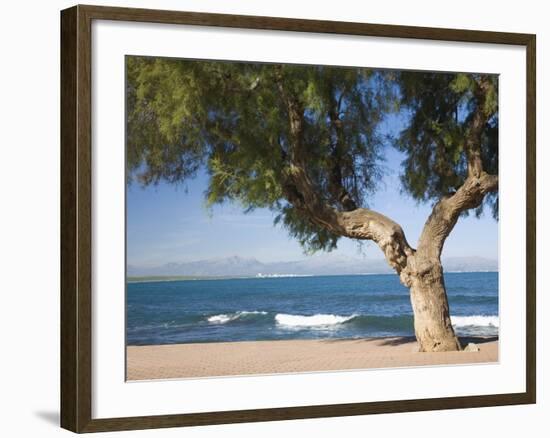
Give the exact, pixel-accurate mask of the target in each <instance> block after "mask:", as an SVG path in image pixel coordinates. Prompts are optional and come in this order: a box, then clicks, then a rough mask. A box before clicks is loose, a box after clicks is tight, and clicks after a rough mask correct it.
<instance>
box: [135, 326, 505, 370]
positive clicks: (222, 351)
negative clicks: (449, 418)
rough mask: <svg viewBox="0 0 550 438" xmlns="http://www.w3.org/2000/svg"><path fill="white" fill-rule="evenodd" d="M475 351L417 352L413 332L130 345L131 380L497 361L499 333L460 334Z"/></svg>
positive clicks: (463, 341)
mask: <svg viewBox="0 0 550 438" xmlns="http://www.w3.org/2000/svg"><path fill="white" fill-rule="evenodd" d="M460 340H461V342H462V344H463V345H464V346H466V345H467V344H468V343H470V342H473V343H476V344H477V346H478V347H479V351H477V352H464V351H460V352H442V353H418V351H417V344H416V340H415V339H414V338H413V337H380V338H359V339H305V340H304V339H300V340H275V341H239V342H217V343H193V344H165V345H144V346H127V347H126V353H127V355H126V364H127V380H129V381H139V380H155V379H177V378H201V377H223V376H243V375H258V374H260V375H261V374H278V373H300V372H320V371H345V370H365V369H379V368H401V367H417V366H436V365H458V364H482V363H491V362H497V361H498V357H499V354H498V349H499V346H498V337H481V336H480V337H461V338H460Z"/></svg>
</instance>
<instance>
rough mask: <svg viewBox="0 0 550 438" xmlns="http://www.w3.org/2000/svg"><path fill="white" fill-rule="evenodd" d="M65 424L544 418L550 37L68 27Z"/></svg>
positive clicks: (104, 19) (167, 15)
mask: <svg viewBox="0 0 550 438" xmlns="http://www.w3.org/2000/svg"><path fill="white" fill-rule="evenodd" d="M61 55H62V56H61V119H62V126H61V150H62V153H61V161H62V162H61V168H62V172H61V173H62V175H61V180H62V184H61V201H62V202H61V208H62V212H61V217H62V224H61V257H62V260H61V264H62V272H61V423H62V427H64V428H66V429H69V430H72V431H75V432H94V431H108V430H123V429H144V428H158V427H173V426H189V425H205V424H220V423H234V422H250V421H270V420H282V419H296V418H315V417H326V416H345V415H362V414H370V413H388V412H405V411H419V410H430V409H453V408H466V407H481V406H496V405H510V404H525V403H534V402H535V400H536V397H535V382H536V370H535V362H536V360H535V359H536V356H535V344H536V338H535V336H536V333H535V327H536V322H535V216H536V214H535V36H534V35H528V34H514V33H500V32H482V31H472V30H455V29H435V28H420V27H408V26H396V25H379V24H376V25H374V24H364V23H347V22H330V21H313V20H298V19H287V18H284V19H283V18H273V17H253V16H234V15H221V14H205V13H194V12H173V11H155V10H143V9H125V8H110V7H96V6H75V7H73V8H70V9H67V10H64V11H62V13H61Z"/></svg>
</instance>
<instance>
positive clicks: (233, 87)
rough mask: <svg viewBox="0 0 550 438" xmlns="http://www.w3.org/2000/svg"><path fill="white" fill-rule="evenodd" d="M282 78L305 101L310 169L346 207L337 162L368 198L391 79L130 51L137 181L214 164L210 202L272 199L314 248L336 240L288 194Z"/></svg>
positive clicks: (331, 199) (353, 191)
mask: <svg viewBox="0 0 550 438" xmlns="http://www.w3.org/2000/svg"><path fill="white" fill-rule="evenodd" d="M277 78H279V82H280V81H282V82H283V83H284V88H285V92H286V93H287V94H288V95H290V96H293V98H295V99H296V100H297V101H298V102H299V104H300V106H301V107H302V108H303V111H304V122H305V127H304V138H303V143H304V147H305V149H306V151H307V166H308V169H307V171H308V174H309V176H310V178H311V180H312V183H313V184H314V186H315V187H316V189H317V190H318V192H319V193H320V194H321V196H322V197H323V198H324V200H325V201H326V202H327V203H329V204H331V205H333V206H335V207H337V208H339V207H341V205H340V199H339V197H338V196H339V194H338V193H337V192H336V191H335V190H334V188H333V187H332V185H331V184H333V181H334V175H335V169H337V173H338V180H339V183H340V184H341V185H342V186H343V187H344V188H345V190H347V191H348V192H349V193H350V195H351V196H353V198H354V200H355V202H357V203H358V204H363V205H365V204H366V197H367V195H368V194H369V193H371V192H372V191H373V190H374V189H375V185H376V184H375V183H376V181H377V179H378V178H379V177H380V169H379V166H378V163H379V160H380V148H381V145H382V141H381V137H380V135H379V133H378V130H377V129H378V126H379V123H380V121H381V120H382V117H383V114H384V111H385V110H386V106H387V105H388V103H389V102H390V99H388V98H387V97H386V96H383V94H386V93H387V94H388V95H389V94H390V89H391V87H390V86H389V85H388V84H387V83H386V82H384V81H383V79H382V76H381V74H376V73H374V72H372V71H370V70H366V69H357V68H338V67H317V66H295V65H271V64H257V63H255V64H252V63H224V62H205V61H201V62H196V61H185V60H174V59H160V58H145V57H128V58H127V107H128V109H127V112H128V127H127V128H128V129H127V132H128V140H127V149H128V159H127V165H128V175H129V182H131V181H137V182H139V183H141V184H144V185H147V184H155V183H158V182H159V181H160V180H166V181H168V182H171V183H179V182H182V181H185V180H186V179H187V178H190V177H193V176H194V175H195V174H196V172H197V170H198V169H199V168H200V167H201V166H205V168H206V170H207V172H208V173H209V175H210V179H209V186H208V189H207V192H206V201H207V204H208V205H213V204H216V203H222V202H224V201H226V200H231V201H237V202H240V203H241V204H242V205H243V207H244V208H245V210H247V211H248V210H252V209H254V208H260V207H262V208H270V209H272V210H273V211H276V212H277V213H278V214H279V222H280V224H281V225H283V226H284V227H286V228H287V229H288V230H289V233H290V234H291V235H293V236H295V237H296V238H298V239H299V240H300V242H301V243H303V245H304V247H305V248H306V249H310V250H317V249H331V248H334V247H335V246H336V241H337V238H338V237H337V236H333V235H329V233H327V232H326V231H325V230H323V229H322V228H320V227H318V226H316V225H314V224H313V223H312V222H311V221H310V219H309V218H308V217H306V216H304V213H303V212H302V213H300V212H299V211H298V210H296V209H294V208H293V207H292V206H291V205H290V204H289V203H288V201H287V200H286V199H285V196H284V188H283V180H284V176H285V175H286V174H288V171H289V166H290V164H289V158H288V156H289V153H290V150H289V144H290V132H289V119H288V114H287V105H286V101H285V100H284V99H283V96H282V94H281V90H280V89H279V86H278V82H277V81H278V79H277ZM336 125H338V126H336Z"/></svg>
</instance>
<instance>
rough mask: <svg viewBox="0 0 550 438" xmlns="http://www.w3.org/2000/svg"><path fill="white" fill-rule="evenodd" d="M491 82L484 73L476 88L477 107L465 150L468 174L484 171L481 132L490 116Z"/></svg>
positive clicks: (477, 173) (467, 134)
mask: <svg viewBox="0 0 550 438" xmlns="http://www.w3.org/2000/svg"><path fill="white" fill-rule="evenodd" d="M490 86H491V83H490V81H489V77H488V76H487V75H482V76H481V78H480V80H479V82H478V83H477V86H476V89H475V90H474V96H475V98H476V100H477V109H476V111H475V113H474V115H473V117H472V120H471V122H470V126H469V128H468V131H467V133H466V144H465V148H464V149H465V152H466V159H467V161H468V176H473V177H479V176H480V175H481V172H483V163H482V160H481V134H482V133H483V129H484V128H485V125H486V124H487V121H488V120H489V118H490V116H489V114H487V113H486V111H485V103H486V100H487V92H488V89H489V87H490Z"/></svg>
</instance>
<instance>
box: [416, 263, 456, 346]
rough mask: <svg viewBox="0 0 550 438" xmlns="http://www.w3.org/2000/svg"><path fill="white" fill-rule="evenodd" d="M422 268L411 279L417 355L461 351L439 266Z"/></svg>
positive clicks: (428, 265) (433, 264)
mask: <svg viewBox="0 0 550 438" xmlns="http://www.w3.org/2000/svg"><path fill="white" fill-rule="evenodd" d="M423 265H424V266H423V269H422V272H421V273H417V274H416V275H414V274H413V275H412V276H411V277H410V291H411V303H412V308H413V312H414V331H415V334H416V339H417V341H418V346H419V351H422V352H423V351H425V352H434V351H459V350H461V349H462V347H461V345H460V342H459V340H458V338H457V337H456V335H455V332H454V330H453V326H452V324H451V318H450V316H449V302H448V300H447V292H446V290H445V281H444V279H443V268H442V266H441V263H440V262H439V260H438V261H432V262H425V263H424V264H423Z"/></svg>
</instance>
